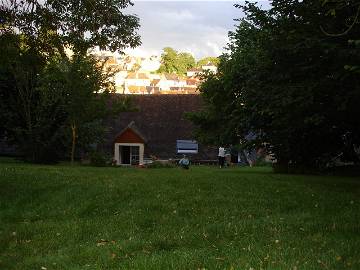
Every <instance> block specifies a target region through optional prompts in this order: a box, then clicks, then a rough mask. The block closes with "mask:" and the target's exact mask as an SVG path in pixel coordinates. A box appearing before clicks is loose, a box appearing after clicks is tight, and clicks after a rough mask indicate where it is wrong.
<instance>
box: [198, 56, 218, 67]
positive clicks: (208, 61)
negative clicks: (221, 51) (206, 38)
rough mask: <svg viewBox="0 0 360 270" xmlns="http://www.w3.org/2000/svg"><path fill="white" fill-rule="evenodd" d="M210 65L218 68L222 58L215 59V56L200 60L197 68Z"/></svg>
mask: <svg viewBox="0 0 360 270" xmlns="http://www.w3.org/2000/svg"><path fill="white" fill-rule="evenodd" d="M208 63H212V64H214V65H215V66H218V65H219V63H220V58H219V57H213V56H208V57H204V58H202V59H200V60H199V61H198V62H197V63H196V66H197V67H201V66H203V65H206V64H208Z"/></svg>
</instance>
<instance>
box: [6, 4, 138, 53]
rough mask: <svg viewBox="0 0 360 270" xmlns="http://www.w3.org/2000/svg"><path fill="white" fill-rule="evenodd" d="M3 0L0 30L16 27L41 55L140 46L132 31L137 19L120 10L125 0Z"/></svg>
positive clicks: (135, 27) (135, 28)
mask: <svg viewBox="0 0 360 270" xmlns="http://www.w3.org/2000/svg"><path fill="white" fill-rule="evenodd" d="M5 2H6V4H5V3H4V5H2V6H1V9H0V11H1V15H2V16H1V17H2V19H4V21H5V22H6V24H4V25H3V27H2V28H1V29H0V33H1V32H13V31H14V29H17V31H19V32H20V33H22V34H24V35H25V36H26V37H27V38H28V39H29V43H30V44H31V46H32V47H34V46H36V47H37V48H38V49H39V51H41V52H42V53H44V55H46V54H49V53H51V54H52V53H53V52H54V51H58V52H60V53H62V54H64V49H65V46H66V47H69V48H71V49H72V50H73V51H74V52H76V53H77V54H78V53H79V54H85V53H86V51H87V50H88V49H89V48H92V47H95V46H99V47H100V48H102V49H109V50H112V51H114V50H123V49H125V48H126V47H128V46H130V47H136V46H138V45H140V37H139V35H137V34H136V33H135V31H136V30H137V29H138V28H139V19H138V18H137V17H136V16H134V15H129V14H124V13H123V12H121V11H122V10H123V9H124V8H126V7H127V6H128V5H131V2H130V1H129V0H108V1H96V0H87V1H76V0H71V1H54V0H47V1H32V0H24V1H5Z"/></svg>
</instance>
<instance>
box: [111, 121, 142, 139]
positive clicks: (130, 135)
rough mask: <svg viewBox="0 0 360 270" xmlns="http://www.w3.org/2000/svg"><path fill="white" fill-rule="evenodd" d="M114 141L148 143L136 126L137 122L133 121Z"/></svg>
mask: <svg viewBox="0 0 360 270" xmlns="http://www.w3.org/2000/svg"><path fill="white" fill-rule="evenodd" d="M114 143H146V139H145V137H144V136H143V135H142V134H141V133H140V131H139V130H138V129H137V127H136V126H135V122H134V121H131V123H130V124H129V125H128V126H127V127H126V128H124V129H123V130H122V131H121V132H120V133H119V134H118V135H117V136H116V137H115V141H114Z"/></svg>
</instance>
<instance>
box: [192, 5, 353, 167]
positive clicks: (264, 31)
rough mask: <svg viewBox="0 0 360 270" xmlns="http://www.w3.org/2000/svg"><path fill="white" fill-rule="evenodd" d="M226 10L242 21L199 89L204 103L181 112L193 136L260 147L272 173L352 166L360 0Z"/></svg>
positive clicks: (203, 139)
mask: <svg viewBox="0 0 360 270" xmlns="http://www.w3.org/2000/svg"><path fill="white" fill-rule="evenodd" d="M236 7H238V8H240V9H242V10H243V12H244V13H245V17H244V18H242V19H239V20H237V21H238V22H239V24H238V26H237V27H236V30H235V31H233V32H230V34H229V37H230V43H229V45H228V50H227V53H225V54H223V55H222V56H221V57H220V58H221V61H220V64H219V68H218V73H217V74H210V75H209V76H208V77H207V79H206V81H205V82H204V83H203V84H202V86H201V93H202V97H203V99H204V102H205V105H206V106H205V109H204V110H202V111H201V112H199V113H196V114H192V115H191V116H190V118H191V119H192V121H193V122H194V123H195V124H196V125H197V135H198V138H199V139H200V140H201V141H203V142H206V143H210V144H227V145H234V146H238V147H240V148H241V147H249V148H254V147H255V148H256V147H266V148H267V150H268V151H269V152H270V153H272V154H273V155H274V156H275V158H276V160H277V163H276V169H278V170H279V171H297V172H306V171H314V170H317V171H318V170H323V169H326V168H328V167H331V166H333V165H334V162H335V161H339V160H342V161H346V162H353V163H359V154H360V148H359V146H360V117H359V116H360V106H359V104H360V27H359V23H360V17H359V14H360V12H359V11H360V2H359V1H347V0H339V1H325V0H324V1H306V0H305V1H292V0H273V1H272V2H271V8H270V9H268V10H263V9H261V8H259V7H258V6H257V5H256V4H254V3H249V2H247V3H246V4H244V5H236ZM249 134H251V135H252V136H249ZM250 137H251V138H252V139H251V140H249V138H250Z"/></svg>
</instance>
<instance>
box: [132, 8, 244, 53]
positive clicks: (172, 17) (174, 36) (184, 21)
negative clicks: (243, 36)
mask: <svg viewBox="0 0 360 270" xmlns="http://www.w3.org/2000/svg"><path fill="white" fill-rule="evenodd" d="M233 4H234V2H232V1H221V2H215V1H212V2H198V1H194V2H187V1H186V2H172V1H167V2H158V1H157V2H153V1H141V2H138V1H135V5H134V6H133V7H132V8H130V9H128V10H127V13H130V14H137V15H138V16H139V18H140V24H141V28H140V31H139V34H140V35H141V37H142V42H143V44H142V46H141V47H139V48H137V49H136V50H135V51H134V54H135V53H136V54H141V55H151V54H153V53H154V52H156V51H162V49H163V48H164V47H172V48H174V49H176V50H178V51H183V52H190V53H192V54H193V55H194V56H195V57H196V58H197V59H199V58H202V57H205V56H217V55H219V54H221V53H222V52H223V51H224V50H223V47H225V46H226V44H227V42H228V31H229V30H233V29H234V24H235V23H234V20H233V19H234V18H239V17H241V16H242V13H241V11H240V10H239V9H236V8H234V7H233Z"/></svg>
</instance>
